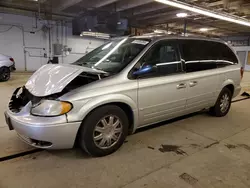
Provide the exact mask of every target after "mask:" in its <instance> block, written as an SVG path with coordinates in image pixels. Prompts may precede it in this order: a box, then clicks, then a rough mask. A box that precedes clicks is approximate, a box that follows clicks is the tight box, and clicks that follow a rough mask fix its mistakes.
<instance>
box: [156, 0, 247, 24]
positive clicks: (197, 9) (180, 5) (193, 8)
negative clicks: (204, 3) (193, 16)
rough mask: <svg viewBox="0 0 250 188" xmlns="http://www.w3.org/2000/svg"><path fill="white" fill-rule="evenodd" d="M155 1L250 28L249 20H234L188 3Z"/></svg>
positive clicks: (166, 0) (167, 0)
mask: <svg viewBox="0 0 250 188" xmlns="http://www.w3.org/2000/svg"><path fill="white" fill-rule="evenodd" d="M155 1H157V2H160V3H163V4H166V5H169V6H173V7H177V8H180V9H184V10H188V11H191V12H195V13H198V14H202V15H205V16H208V17H212V18H216V19H220V20H224V21H228V22H233V23H237V24H240V25H245V26H248V27H250V21H248V20H243V19H237V18H234V17H232V16H229V15H228V16H227V15H222V14H219V13H217V12H213V11H209V10H206V9H203V8H201V7H197V6H191V5H189V4H186V3H182V2H179V1H172V0H155Z"/></svg>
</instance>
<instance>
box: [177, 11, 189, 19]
mask: <svg viewBox="0 0 250 188" xmlns="http://www.w3.org/2000/svg"><path fill="white" fill-rule="evenodd" d="M176 16H177V17H178V18H185V17H187V13H185V12H181V13H178V14H176Z"/></svg>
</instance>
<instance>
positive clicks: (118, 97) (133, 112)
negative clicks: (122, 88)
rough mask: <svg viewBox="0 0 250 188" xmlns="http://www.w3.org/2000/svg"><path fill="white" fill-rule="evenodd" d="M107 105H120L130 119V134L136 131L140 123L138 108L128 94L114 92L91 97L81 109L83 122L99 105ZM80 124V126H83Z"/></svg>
mask: <svg viewBox="0 0 250 188" xmlns="http://www.w3.org/2000/svg"><path fill="white" fill-rule="evenodd" d="M106 105H116V106H118V107H120V108H121V109H122V110H123V111H124V112H125V113H126V115H127V117H128V120H129V134H132V133H134V132H135V130H136V128H137V124H138V110H137V105H136V103H135V102H134V101H133V100H132V99H131V98H130V97H128V96H126V95H122V94H113V95H107V96H100V97H98V98H94V99H91V100H90V101H88V102H87V103H86V104H84V106H83V107H82V108H81V109H80V110H79V114H80V118H81V119H82V124H81V126H82V125H83V122H84V119H86V117H87V116H88V115H90V114H91V112H93V111H94V110H96V109H97V108H99V107H102V106H106ZM81 126H80V127H81ZM80 127H79V129H78V131H77V136H76V138H77V137H78V134H79V130H80Z"/></svg>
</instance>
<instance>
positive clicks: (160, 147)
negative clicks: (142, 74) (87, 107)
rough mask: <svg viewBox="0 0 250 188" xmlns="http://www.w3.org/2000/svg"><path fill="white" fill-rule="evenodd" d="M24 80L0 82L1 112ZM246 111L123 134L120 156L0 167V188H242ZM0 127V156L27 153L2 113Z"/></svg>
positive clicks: (249, 181) (249, 77)
mask: <svg viewBox="0 0 250 188" xmlns="http://www.w3.org/2000/svg"><path fill="white" fill-rule="evenodd" d="M28 76H29V75H23V74H15V75H13V77H12V79H11V80H10V81H8V82H6V83H0V88H1V89H0V96H1V97H2V100H1V101H0V114H3V111H4V109H5V106H6V105H7V103H8V100H9V98H10V96H11V94H12V92H13V90H14V89H15V88H16V87H17V86H19V85H21V84H23V83H24V82H25V80H26V79H27V77H28ZM243 85H244V88H245V89H246V90H248V87H249V86H250V73H247V74H245V78H244V80H243ZM249 88H250V87H249ZM239 98H240V97H239ZM249 109H250V100H244V101H241V102H236V103H233V105H232V109H231V111H230V112H229V114H228V115H227V116H226V117H223V118H215V117H211V116H209V115H207V114H206V113H197V114H195V115H190V116H186V117H182V118H179V119H178V120H173V121H168V122H164V123H162V124H160V125H154V126H151V127H150V128H146V129H143V130H140V131H138V132H137V133H136V134H134V135H131V136H129V137H128V138H127V142H126V143H125V144H124V145H123V147H122V148H121V149H120V150H119V151H117V152H116V153H114V154H112V155H110V156H106V157H102V158H90V157H88V156H87V155H86V154H85V153H82V152H81V151H80V150H79V149H72V150H61V151H42V152H38V153H35V154H31V155H27V156H24V157H19V158H16V159H12V160H8V161H4V162H0V188H16V187H17V188H29V187H33V188H57V187H60V188H68V187H72V188H73V187H74V188H76V187H88V188H92V187H95V188H96V187H106V188H110V187H114V188H118V187H124V188H138V187H145V188H149V187H150V188H151V187H154V188H155V187H157V188H161V187H162V188H166V187H171V188H173V187H176V188H180V187H183V188H188V187H196V188H205V187H209V188H210V187H214V188H216V187H218V188H223V187H225V188H228V187H237V188H241V187H242V188H243V187H244V188H245V187H246V188H247V187H250V136H249V135H250V123H249V121H250V116H249V115H250V112H249ZM0 122H1V124H0V148H1V149H0V158H1V157H4V156H7V155H10V154H15V153H18V152H21V151H26V150H30V149H32V148H31V147H29V146H27V145H26V144H24V143H22V142H21V141H20V140H19V139H18V138H17V136H16V134H15V132H14V131H9V130H8V128H7V127H6V124H5V121H4V117H3V115H0ZM167 145H172V146H175V147H172V148H170V147H169V146H168V147H167ZM167 149H173V151H170V152H167Z"/></svg>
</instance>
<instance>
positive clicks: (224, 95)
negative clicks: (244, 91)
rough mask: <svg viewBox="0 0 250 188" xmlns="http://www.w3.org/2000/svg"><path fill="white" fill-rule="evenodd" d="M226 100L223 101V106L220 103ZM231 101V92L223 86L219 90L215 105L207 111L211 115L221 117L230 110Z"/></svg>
mask: <svg viewBox="0 0 250 188" xmlns="http://www.w3.org/2000/svg"><path fill="white" fill-rule="evenodd" d="M226 99H227V100H228V102H227V103H224V106H223V104H222V102H223V100H224V102H225V100H226ZM231 101H232V92H231V91H230V90H229V89H228V88H223V89H222V91H221V92H220V95H219V97H218V99H217V101H216V103H215V105H214V106H213V107H212V108H210V110H209V112H210V114H211V115H213V116H216V117H223V116H225V115H227V113H228V112H229V110H230V107H231Z"/></svg>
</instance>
